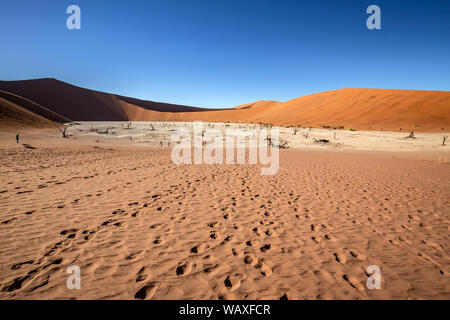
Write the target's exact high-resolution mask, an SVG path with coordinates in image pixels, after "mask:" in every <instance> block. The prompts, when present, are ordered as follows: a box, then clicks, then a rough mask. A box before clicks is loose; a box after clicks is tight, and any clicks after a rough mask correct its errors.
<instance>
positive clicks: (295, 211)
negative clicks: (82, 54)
mask: <svg viewBox="0 0 450 320" xmlns="http://www.w3.org/2000/svg"><path fill="white" fill-rule="evenodd" d="M0 107H1V108H0V159H1V167H0V299H449V298H450V257H449V252H450V239H449V235H450V232H449V231H450V220H449V219H450V216H449V214H450V209H449V207H450V206H449V201H450V200H449V199H450V160H449V159H450V141H449V140H446V139H445V137H448V136H450V133H449V127H450V93H449V92H437V91H436V92H435V91H408V90H378V89H342V90H336V91H330V92H325V93H319V94H315V95H310V96H306V97H301V98H298V99H294V100H291V101H287V102H276V101H275V102H274V101H258V102H255V103H251V104H246V105H242V106H238V107H235V108H233V109H226V110H210V109H208V110H206V109H205V110H204V109H199V108H195V107H187V106H178V105H171V104H164V103H157V102H152V101H143V100H138V99H133V98H128V97H122V96H117V95H113V94H107V93H102V92H98V91H93V90H88V89H83V88H79V87H75V86H72V85H69V84H66V83H63V82H60V81H57V80H55V79H40V80H29V81H10V82H7V81H0ZM193 121H203V125H204V128H205V129H216V130H219V131H224V130H226V129H227V128H239V129H251V130H261V129H264V128H265V129H277V130H279V141H276V142H275V145H278V146H281V145H282V146H284V147H283V148H274V147H271V149H272V151H274V152H275V151H277V152H279V168H278V171H277V172H276V174H274V175H261V173H260V167H261V165H260V164H249V163H244V164H237V163H235V164H211V165H210V164H205V163H203V164H176V163H174V162H173V161H172V158H171V154H172V148H173V146H174V142H172V144H171V145H170V146H169V141H171V135H172V133H173V132H174V131H176V130H178V129H191V128H192V126H193ZM64 130H66V131H64ZM411 132H414V136H413V137H410V133H411ZM17 133H19V135H20V138H19V141H18V142H16V134H17ZM63 133H64V134H65V135H66V137H65V138H64V137H63V135H62V134H63ZM268 147H269V146H268ZM73 266H77V267H78V268H79V270H80V277H79V279H80V288H79V289H73V288H72V289H71V288H70V286H68V285H67V284H68V279H69V277H70V276H71V275H72V274H71V273H68V270H72V269H71V268H72V267H73ZM373 266H376V267H377V268H379V270H380V273H379V275H380V277H379V280H380V283H379V284H380V285H379V287H378V288H373V287H372V288H370V287H369V286H368V285H367V284H368V282H367V281H368V279H369V278H370V277H371V276H373V274H371V271H370V270H373Z"/></svg>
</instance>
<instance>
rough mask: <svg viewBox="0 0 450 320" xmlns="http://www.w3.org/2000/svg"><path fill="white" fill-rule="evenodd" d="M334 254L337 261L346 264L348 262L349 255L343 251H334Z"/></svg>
mask: <svg viewBox="0 0 450 320" xmlns="http://www.w3.org/2000/svg"><path fill="white" fill-rule="evenodd" d="M333 255H334V257H335V259H336V261H337V262H339V263H342V264H345V263H346V262H347V257H346V256H345V255H344V254H343V253H340V252H335V253H333Z"/></svg>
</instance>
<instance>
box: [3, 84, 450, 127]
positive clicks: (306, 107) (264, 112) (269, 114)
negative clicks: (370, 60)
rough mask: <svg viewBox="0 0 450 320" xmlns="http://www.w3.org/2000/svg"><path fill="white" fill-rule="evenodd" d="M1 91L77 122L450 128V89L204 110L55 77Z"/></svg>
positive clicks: (341, 94)
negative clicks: (217, 122)
mask: <svg viewBox="0 0 450 320" xmlns="http://www.w3.org/2000/svg"><path fill="white" fill-rule="evenodd" d="M0 90H4V91H8V92H11V93H14V94H17V95H20V96H22V97H24V98H27V99H30V100H32V101H34V102H36V103H38V104H40V105H42V106H45V107H46V108H48V109H50V110H52V111H54V112H56V113H57V114H59V115H61V116H63V117H66V118H69V119H71V120H73V121H83V120H85V121H89V120H91V121H94V120H95V121H115V120H117V121H119V120H122V121H123V120H130V121H194V120H201V121H220V122H227V121H229V122H244V123H269V124H273V125H284V126H303V127H309V126H311V127H321V126H327V127H328V126H330V127H339V126H342V127H345V128H347V129H348V128H354V129H360V130H393V131H397V130H399V129H400V128H401V130H405V131H442V130H446V131H448V129H449V127H450V92H449V91H418V90H391V89H340V90H334V91H327V92H321V93H317V94H312V95H308V96H304V97H300V98H297V99H293V100H289V101H286V102H278V101H258V102H254V103H249V104H244V105H241V106H237V107H235V108H232V109H203V108H195V107H189V106H182V105H173V104H166V103H160V102H153V101H145V100H139V99H134V98H129V97H123V96H118V95H114V94H110V93H104V92H99V91H94V90H89V89H84V88H80V87H76V86H73V85H70V84H67V83H64V82H61V81H58V80H56V79H37V80H25V81H0ZM41 115H42V114H41ZM43 116H45V115H43Z"/></svg>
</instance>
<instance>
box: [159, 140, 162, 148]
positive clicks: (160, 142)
mask: <svg viewBox="0 0 450 320" xmlns="http://www.w3.org/2000/svg"><path fill="white" fill-rule="evenodd" d="M159 144H160V145H161V148H162V140H161V141H159Z"/></svg>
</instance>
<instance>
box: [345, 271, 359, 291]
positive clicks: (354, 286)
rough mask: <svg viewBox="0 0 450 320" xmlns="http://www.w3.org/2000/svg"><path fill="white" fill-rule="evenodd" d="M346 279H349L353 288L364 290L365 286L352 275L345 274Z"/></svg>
mask: <svg viewBox="0 0 450 320" xmlns="http://www.w3.org/2000/svg"><path fill="white" fill-rule="evenodd" d="M342 277H343V278H344V280H345V281H347V282H348V283H349V284H350V285H351V286H352V287H353V288H355V289H357V290H359V291H364V286H363V285H362V284H361V283H360V282H359V281H358V279H356V278H355V277H354V276H352V275H348V274H344V275H343V276H342Z"/></svg>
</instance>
